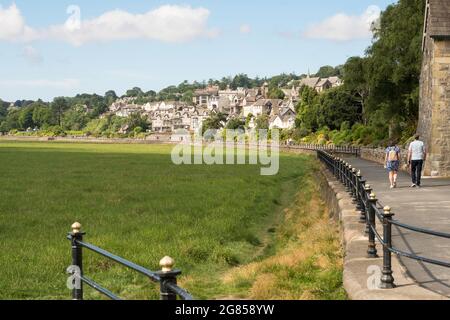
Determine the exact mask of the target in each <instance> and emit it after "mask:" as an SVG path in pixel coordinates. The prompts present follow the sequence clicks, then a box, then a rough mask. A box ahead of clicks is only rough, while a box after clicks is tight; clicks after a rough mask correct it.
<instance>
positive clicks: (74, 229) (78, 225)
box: [72, 222, 81, 234]
mask: <svg viewBox="0 0 450 320" xmlns="http://www.w3.org/2000/svg"><path fill="white" fill-rule="evenodd" d="M80 232H81V223H79V222H75V223H74V224H73V225H72V233H73V234H77V233H80Z"/></svg>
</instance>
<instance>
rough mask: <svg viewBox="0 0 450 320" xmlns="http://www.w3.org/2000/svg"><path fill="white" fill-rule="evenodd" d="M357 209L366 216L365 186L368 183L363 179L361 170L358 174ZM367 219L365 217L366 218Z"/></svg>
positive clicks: (362, 215)
mask: <svg viewBox="0 0 450 320" xmlns="http://www.w3.org/2000/svg"><path fill="white" fill-rule="evenodd" d="M356 181H357V183H356V187H357V189H356V199H357V202H356V209H357V210H359V211H361V217H365V216H366V215H365V206H364V189H365V188H364V186H365V184H366V181H365V180H363V177H362V174H361V171H358V173H357V174H356ZM364 221H365V219H364Z"/></svg>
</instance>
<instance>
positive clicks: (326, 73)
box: [315, 66, 339, 78]
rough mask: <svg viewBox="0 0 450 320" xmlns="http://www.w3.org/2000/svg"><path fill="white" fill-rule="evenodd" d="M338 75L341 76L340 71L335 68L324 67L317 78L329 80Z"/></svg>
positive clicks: (317, 74)
mask: <svg viewBox="0 0 450 320" xmlns="http://www.w3.org/2000/svg"><path fill="white" fill-rule="evenodd" d="M337 75H339V74H338V71H337V70H336V69H335V68H334V67H332V66H323V67H321V68H320V69H319V71H318V72H317V73H316V75H315V76H316V77H319V78H329V77H333V76H337Z"/></svg>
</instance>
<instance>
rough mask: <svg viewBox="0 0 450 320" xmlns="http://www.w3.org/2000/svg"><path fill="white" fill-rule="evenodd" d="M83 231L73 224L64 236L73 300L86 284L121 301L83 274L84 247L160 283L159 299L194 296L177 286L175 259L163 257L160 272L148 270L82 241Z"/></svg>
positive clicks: (183, 298) (78, 298) (79, 294)
mask: <svg viewBox="0 0 450 320" xmlns="http://www.w3.org/2000/svg"><path fill="white" fill-rule="evenodd" d="M84 235H85V233H84V232H81V225H80V224H79V223H74V224H73V225H72V232H71V233H69V234H68V235H67V239H69V240H70V241H71V244H72V266H70V267H69V268H68V272H69V273H70V274H72V276H71V279H70V282H71V283H70V285H71V288H72V298H73V299H74V300H83V284H86V285H88V286H89V287H91V288H93V289H94V290H96V291H98V292H100V293H102V294H103V295H105V296H106V297H108V298H110V299H113V300H121V298H119V297H118V296H117V295H115V294H114V293H112V292H111V291H109V290H108V289H106V288H104V287H102V286H101V285H99V284H98V283H96V282H95V281H93V280H91V279H89V278H88V277H86V276H85V275H84V273H83V248H84V249H87V250H90V251H92V252H95V253H97V254H99V255H101V256H103V257H105V258H107V259H109V260H112V261H114V262H117V263H118V264H120V265H122V266H125V267H127V268H129V269H131V270H134V271H136V272H138V273H140V274H142V275H144V276H146V277H147V278H149V279H150V280H151V281H153V282H156V283H159V284H160V299H161V300H177V298H178V297H179V298H180V299H181V300H194V298H193V297H192V296H191V295H190V294H189V293H188V292H187V291H186V290H184V289H182V288H180V287H179V286H178V285H177V277H178V276H179V275H180V274H181V271H180V270H172V268H173V266H174V261H173V259H172V258H170V257H165V258H163V259H162V260H161V261H160V265H161V267H162V270H161V271H159V272H153V271H150V270H148V269H146V268H144V267H141V266H139V265H137V264H135V263H133V262H130V261H128V260H125V259H123V258H121V257H119V256H116V255H114V254H112V253H110V252H108V251H106V250H103V249H101V248H99V247H96V246H94V245H92V244H89V243H86V242H83V236H84Z"/></svg>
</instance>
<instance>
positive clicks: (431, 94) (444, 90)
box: [418, 37, 450, 177]
mask: <svg viewBox="0 0 450 320" xmlns="http://www.w3.org/2000/svg"><path fill="white" fill-rule="evenodd" d="M420 85H421V88H420V113H419V114H420V118H419V126H418V133H419V134H420V135H421V136H422V138H423V140H424V141H425V143H426V145H427V148H428V152H429V157H428V159H427V163H426V166H425V174H426V175H431V176H441V177H449V176H450V40H444V39H432V38H430V37H427V39H426V42H425V50H424V59H423V66H422V75H421V83H420Z"/></svg>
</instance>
